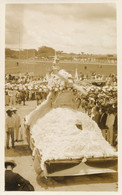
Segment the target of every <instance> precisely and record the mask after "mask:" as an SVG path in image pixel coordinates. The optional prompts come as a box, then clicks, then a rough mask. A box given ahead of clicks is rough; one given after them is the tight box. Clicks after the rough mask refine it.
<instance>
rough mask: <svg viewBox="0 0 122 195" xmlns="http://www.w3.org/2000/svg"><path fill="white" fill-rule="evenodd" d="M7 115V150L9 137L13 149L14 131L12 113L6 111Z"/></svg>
mask: <svg viewBox="0 0 122 195" xmlns="http://www.w3.org/2000/svg"><path fill="white" fill-rule="evenodd" d="M6 113H7V117H6V122H5V124H6V134H7V137H6V142H7V149H9V148H10V147H9V140H10V137H11V141H12V148H14V130H15V120H14V118H13V116H12V111H11V110H10V109H9V110H7V111H6Z"/></svg>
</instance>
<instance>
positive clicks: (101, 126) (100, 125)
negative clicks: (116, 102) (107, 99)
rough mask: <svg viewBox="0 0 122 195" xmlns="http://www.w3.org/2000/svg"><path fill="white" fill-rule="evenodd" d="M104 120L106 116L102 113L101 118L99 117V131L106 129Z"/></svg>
mask: <svg viewBox="0 0 122 195" xmlns="http://www.w3.org/2000/svg"><path fill="white" fill-rule="evenodd" d="M106 119H107V114H106V113H102V114H101V117H100V123H99V127H100V128H101V129H107V127H106Z"/></svg>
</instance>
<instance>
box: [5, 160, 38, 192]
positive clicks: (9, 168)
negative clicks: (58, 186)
mask: <svg viewBox="0 0 122 195" xmlns="http://www.w3.org/2000/svg"><path fill="white" fill-rule="evenodd" d="M14 167H16V163H15V162H14V160H6V161H5V169H6V170H5V191H34V187H33V186H32V185H31V184H30V182H29V181H27V180H26V179H24V178H23V177H22V176H21V175H19V174H18V173H14V172H13V169H14Z"/></svg>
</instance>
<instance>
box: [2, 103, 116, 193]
mask: <svg viewBox="0 0 122 195" xmlns="http://www.w3.org/2000/svg"><path fill="white" fill-rule="evenodd" d="M35 107H36V102H35V101H31V102H27V103H26V105H25V106H19V105H17V106H16V108H18V113H19V114H20V116H21V119H22V121H23V117H24V116H25V115H26V114H28V113H29V112H30V111H32V110H33V109H34V108H35ZM6 109H7V108H6ZM21 131H22V133H21V134H20V137H21V138H22V139H23V141H21V142H18V143H15V149H12V148H10V149H9V150H6V149H5V156H6V157H11V158H12V159H14V160H15V162H16V163H17V167H15V169H14V171H15V172H18V173H19V174H20V175H22V176H23V177H24V178H25V179H27V180H29V181H30V182H31V184H32V185H33V186H34V188H35V191H118V182H117V181H118V175H117V173H104V174H96V175H87V176H86V175H85V176H72V177H64V179H63V180H62V181H56V180H54V179H51V178H48V179H45V178H40V177H39V176H37V175H36V172H35V170H34V166H33V159H32V155H31V151H30V149H29V147H28V144H27V142H26V138H25V135H24V129H22V130H21Z"/></svg>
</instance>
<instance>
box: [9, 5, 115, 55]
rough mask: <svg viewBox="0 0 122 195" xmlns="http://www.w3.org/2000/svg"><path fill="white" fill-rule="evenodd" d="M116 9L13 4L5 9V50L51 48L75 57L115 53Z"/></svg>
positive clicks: (102, 6)
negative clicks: (72, 53)
mask: <svg viewBox="0 0 122 195" xmlns="http://www.w3.org/2000/svg"><path fill="white" fill-rule="evenodd" d="M116 30H117V29H116V5H115V4H113V3H109V4H108V3H99V4H97V3H92V4H91V3H87V4H18V5H17V4H14V5H12V4H11V5H10V4H9V5H7V6H6V47H8V48H16V49H19V48H21V49H26V48H35V49H38V48H39V47H41V46H44V45H45V46H49V47H52V48H54V49H55V50H62V51H64V52H75V53H81V52H85V53H96V54H113V53H116V39H117V37H116Z"/></svg>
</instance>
